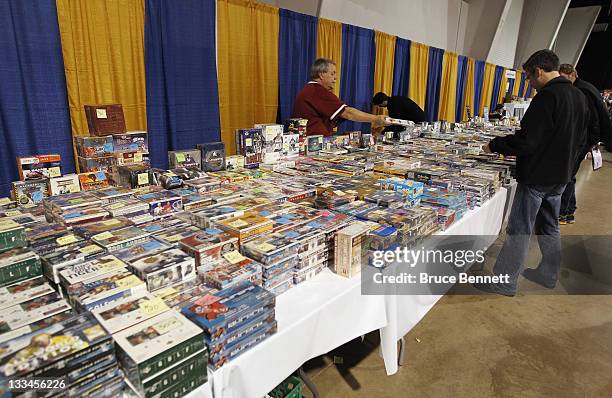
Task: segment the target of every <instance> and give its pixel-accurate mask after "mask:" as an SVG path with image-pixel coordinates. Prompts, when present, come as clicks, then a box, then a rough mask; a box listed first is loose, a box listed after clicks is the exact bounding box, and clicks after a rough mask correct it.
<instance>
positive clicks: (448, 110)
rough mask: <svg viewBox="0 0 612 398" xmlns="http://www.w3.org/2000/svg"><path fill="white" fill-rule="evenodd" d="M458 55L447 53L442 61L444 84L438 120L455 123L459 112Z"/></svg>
mask: <svg viewBox="0 0 612 398" xmlns="http://www.w3.org/2000/svg"><path fill="white" fill-rule="evenodd" d="M458 61H459V59H458V58H457V54H455V53H452V52H448V51H445V52H444V57H443V59H442V83H441V86H440V110H439V112H438V119H440V120H446V121H448V122H454V121H455V111H456V110H457V63H458Z"/></svg>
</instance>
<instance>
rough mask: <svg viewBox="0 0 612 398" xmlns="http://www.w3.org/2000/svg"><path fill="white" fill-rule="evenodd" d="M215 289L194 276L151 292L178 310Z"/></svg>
mask: <svg viewBox="0 0 612 398" xmlns="http://www.w3.org/2000/svg"><path fill="white" fill-rule="evenodd" d="M217 291H218V289H214V288H211V287H209V286H207V285H206V284H205V283H203V282H202V281H200V280H198V278H194V279H190V280H187V281H183V282H181V283H177V284H175V285H172V286H170V287H166V288H163V289H160V290H156V291H154V292H153V293H151V294H153V296H155V297H159V298H161V299H162V300H163V301H164V303H166V305H167V306H168V307H170V308H175V309H178V310H179V311H180V310H181V308H183V307H184V306H186V305H187V304H189V303H191V302H193V301H195V300H197V299H198V298H199V297H201V296H203V295H205V294H213V293H216V292H217Z"/></svg>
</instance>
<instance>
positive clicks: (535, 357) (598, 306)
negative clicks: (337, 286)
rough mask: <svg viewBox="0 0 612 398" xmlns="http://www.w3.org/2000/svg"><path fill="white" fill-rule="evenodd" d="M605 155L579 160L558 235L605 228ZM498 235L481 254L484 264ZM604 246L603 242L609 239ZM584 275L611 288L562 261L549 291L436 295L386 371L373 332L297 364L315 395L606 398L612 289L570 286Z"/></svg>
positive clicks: (609, 162)
mask: <svg viewBox="0 0 612 398" xmlns="http://www.w3.org/2000/svg"><path fill="white" fill-rule="evenodd" d="M604 159H605V160H606V161H604V167H603V169H602V170H599V171H598V172H593V171H592V170H591V168H590V161H588V162H587V161H585V162H583V164H582V167H581V169H580V173H579V175H578V184H577V198H578V207H579V209H578V210H577V212H576V223H575V224H573V225H567V226H562V227H561V228H562V229H561V232H562V234H563V235H564V236H569V235H612V222H611V221H612V203H610V201H609V198H611V197H612V154H610V153H606V154H605V156H604ZM576 239H578V240H580V239H582V237H577V238H576ZM501 242H502V240H498V242H497V243H496V245H495V246H494V247H492V248H491V249H490V252H489V253H487V255H488V256H489V255H490V256H491V257H488V259H487V267H490V266H491V262H492V260H494V256H495V254H496V253H497V252H498V251H499V249H500V245H501ZM606 244H607V242H606ZM578 246H580V245H578ZM584 246H585V245H584V244H583V245H582V246H581V247H584ZM586 246H587V247H588V245H586ZM607 246H608V249H610V250H609V251H612V238H610V244H609V245H607ZM576 250H577V249H576V248H575V247H574V246H572V248H570V251H572V252H573V251H576ZM581 250H582V251H584V249H581ZM587 251H588V250H587ZM609 251H608V252H609ZM570 254H572V253H570ZM583 255H584V253H583ZM538 256H539V250H538V249H537V245H532V249H531V250H530V255H529V259H528V261H527V264H528V265H529V266H535V265H537V261H538ZM564 258H566V257H564ZM608 258H612V256H610V255H609V254H608ZM606 264H607V265H610V264H612V263H610V262H606ZM585 278H586V283H587V285H588V284H591V285H592V286H598V287H602V286H603V289H604V290H606V289H607V290H606V291H612V288H611V287H612V281H608V284H607V285H606V284H601V283H598V282H594V281H592V279H589V278H587V277H585V276H584V274H583V273H580V272H577V271H574V270H571V269H570V270H568V269H564V270H563V271H562V274H561V283H560V284H558V286H557V288H555V290H554V291H548V290H545V289H543V288H541V287H539V286H538V285H535V284H533V283H531V282H529V281H527V280H525V279H523V278H522V277H521V279H520V294H519V295H518V296H517V297H514V298H508V297H501V296H493V295H481V296H465V295H464V296H445V297H443V298H442V299H441V300H440V301H439V302H438V304H436V305H435V306H434V308H433V309H432V310H431V311H430V312H429V313H428V314H427V315H426V316H425V318H424V319H423V320H422V321H421V322H420V323H419V324H418V325H417V326H416V327H415V328H414V329H413V330H412V331H410V332H409V333H408V334H407V335H406V336H405V340H406V345H407V347H406V363H405V364H404V366H402V367H400V371H399V372H398V373H397V374H396V375H394V376H386V373H385V369H384V365H383V361H382V358H381V357H380V356H379V350H378V345H379V338H378V332H372V333H370V334H368V335H367V336H366V338H365V340H364V341H363V342H362V341H361V339H357V340H355V341H353V342H350V343H348V344H345V345H344V346H342V347H339V348H338V349H336V350H334V351H333V352H331V353H329V354H328V355H326V356H323V357H319V358H316V359H314V360H312V361H309V362H308V363H307V364H306V365H305V369H306V371H307V372H308V374H309V375H310V376H311V378H312V380H313V381H314V383H315V384H316V385H317V387H318V389H319V392H320V393H321V397H324V398H327V397H368V398H371V397H419V398H423V397H432V398H433V397H436V398H437V397H453V398H456V397H469V398H473V397H503V398H505V397H555V398H557V397H559V398H564V397H568V398H570V397H571V398H574V397H602V398H608V397H612V295H607V296H606V295H576V294H572V295H569V294H568V292H569V293H575V290H572V289H573V288H572V286H574V282H576V281H577V280H579V281H582V282H584V280H585ZM599 282H601V280H599ZM583 286H584V284H583ZM589 286H590V285H589ZM304 391H305V392H304V395H305V396H306V397H311V396H312V395H311V394H310V392H309V391H308V390H307V389H306V388H305V389H304Z"/></svg>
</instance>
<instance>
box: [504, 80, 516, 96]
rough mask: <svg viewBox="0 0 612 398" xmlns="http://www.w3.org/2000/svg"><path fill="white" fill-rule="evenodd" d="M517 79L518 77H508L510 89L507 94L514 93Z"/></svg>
mask: <svg viewBox="0 0 612 398" xmlns="http://www.w3.org/2000/svg"><path fill="white" fill-rule="evenodd" d="M515 81H516V79H508V91H506V94H508V93H510V95H512V90H514V82H515Z"/></svg>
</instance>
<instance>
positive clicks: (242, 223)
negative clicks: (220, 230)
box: [227, 220, 249, 228]
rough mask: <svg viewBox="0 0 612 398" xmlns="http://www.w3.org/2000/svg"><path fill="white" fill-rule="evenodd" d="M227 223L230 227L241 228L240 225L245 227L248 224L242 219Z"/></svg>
mask: <svg viewBox="0 0 612 398" xmlns="http://www.w3.org/2000/svg"><path fill="white" fill-rule="evenodd" d="M227 225H229V226H230V227H232V228H242V227H246V226H248V225H249V223H248V222H245V221H243V220H236V221H232V222H229V223H227Z"/></svg>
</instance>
